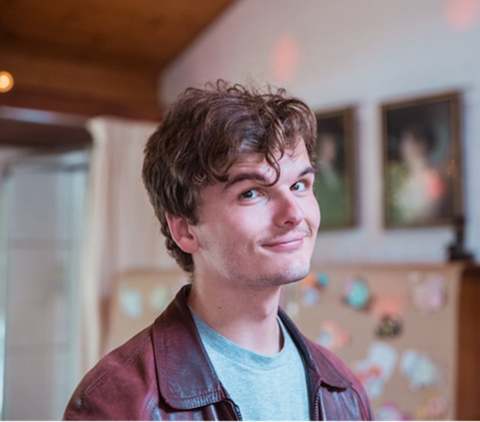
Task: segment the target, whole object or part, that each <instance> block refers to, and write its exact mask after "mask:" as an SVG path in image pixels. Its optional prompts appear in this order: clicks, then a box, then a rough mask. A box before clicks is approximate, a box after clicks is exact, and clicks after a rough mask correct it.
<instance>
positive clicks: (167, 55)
mask: <svg viewBox="0 0 480 422" xmlns="http://www.w3.org/2000/svg"><path fill="white" fill-rule="evenodd" d="M233 1H234V0H203V1H198V0H38V1H37V0H0V71H1V70H7V71H9V72H10V73H12V74H13V76H14V78H15V85H14V88H13V89H12V90H11V91H10V92H8V93H6V94H0V104H3V105H10V106H17V107H29V108H38V109H47V110H56V111H68V112H72V113H79V114H86V115H97V114H113V115H121V116H129V117H136V118H157V117H159V116H160V111H159V107H158V102H157V99H158V87H157V81H158V76H159V74H160V72H161V71H162V69H163V68H164V67H165V66H166V65H167V64H168V63H169V62H170V61H171V60H172V59H174V58H175V57H176V56H177V55H178V54H180V53H181V52H182V51H183V50H184V49H185V48H186V47H187V46H188V45H189V44H190V43H191V42H192V41H193V40H194V39H195V38H196V37H197V36H198V35H199V34H200V33H201V32H202V31H203V30H204V29H205V28H206V26H208V25H209V24H211V22H212V21H213V20H214V19H215V18H217V17H218V16H219V14H220V13H221V12H222V11H224V10H225V8H226V7H227V6H229V5H230V4H231V3H233Z"/></svg>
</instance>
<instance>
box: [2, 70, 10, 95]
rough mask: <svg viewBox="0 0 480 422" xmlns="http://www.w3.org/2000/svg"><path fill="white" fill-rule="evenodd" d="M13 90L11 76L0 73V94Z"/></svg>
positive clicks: (4, 72) (6, 73) (3, 72)
mask: <svg viewBox="0 0 480 422" xmlns="http://www.w3.org/2000/svg"><path fill="white" fill-rule="evenodd" d="M12 88H13V76H12V75H11V73H9V72H6V71H1V72H0V92H2V93H3V92H8V91H10V90H11V89H12Z"/></svg>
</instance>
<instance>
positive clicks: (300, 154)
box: [227, 140, 310, 179]
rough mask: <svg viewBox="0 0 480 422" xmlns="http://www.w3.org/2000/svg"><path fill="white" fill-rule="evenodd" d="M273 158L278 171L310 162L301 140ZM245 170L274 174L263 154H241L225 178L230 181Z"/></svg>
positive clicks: (275, 154) (278, 152)
mask: <svg viewBox="0 0 480 422" xmlns="http://www.w3.org/2000/svg"><path fill="white" fill-rule="evenodd" d="M273 158H274V159H275V161H276V163H277V164H278V165H279V167H280V169H281V168H283V167H285V166H290V165H292V164H294V163H296V162H299V163H302V165H303V163H304V162H310V157H309V155H308V152H307V148H306V146H305V143H304V142H303V141H302V140H301V141H300V142H298V143H297V144H296V145H295V146H294V147H292V148H287V149H285V151H284V153H283V155H282V154H281V153H280V151H276V152H275V153H274V155H273ZM245 169H250V170H254V169H257V170H258V171H259V172H261V173H262V174H264V173H269V172H273V173H274V172H275V170H274V169H273V167H272V166H271V165H270V164H269V163H268V162H267V160H266V158H265V155H264V154H256V153H243V154H241V155H240V157H239V158H238V159H237V160H236V161H235V162H234V163H233V165H232V166H231V167H230V169H229V170H228V172H227V178H228V179H230V178H231V177H232V176H233V175H235V174H236V173H238V172H241V171H243V170H245Z"/></svg>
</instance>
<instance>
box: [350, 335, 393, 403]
mask: <svg viewBox="0 0 480 422" xmlns="http://www.w3.org/2000/svg"><path fill="white" fill-rule="evenodd" d="M397 358H398V353H397V351H396V350H395V349H394V348H393V347H391V346H389V345H388V344H385V343H381V342H375V343H373V344H372V345H371V346H370V348H369V350H368V355H367V358H366V359H365V360H363V361H361V362H357V363H356V364H354V367H353V371H354V372H355V374H356V376H357V378H358V379H359V380H360V382H361V383H362V384H363V386H364V387H365V391H366V392H367V394H368V396H369V397H370V398H372V399H373V398H375V397H379V396H381V394H382V392H383V389H384V387H385V384H386V383H387V381H388V380H389V379H390V377H391V375H392V372H393V370H394V369H395V365H396V363H397Z"/></svg>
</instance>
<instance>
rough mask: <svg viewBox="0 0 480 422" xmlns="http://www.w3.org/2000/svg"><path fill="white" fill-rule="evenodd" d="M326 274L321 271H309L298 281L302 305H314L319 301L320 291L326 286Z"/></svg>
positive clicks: (327, 280) (327, 281)
mask: <svg viewBox="0 0 480 422" xmlns="http://www.w3.org/2000/svg"><path fill="white" fill-rule="evenodd" d="M328 283H329V279H328V275H327V274H326V273H323V272H319V273H310V274H308V275H307V276H306V277H305V278H304V279H303V280H301V281H300V287H301V302H302V304H303V306H307V307H310V306H315V305H316V304H318V303H319V302H320V297H321V293H322V292H323V291H324V290H325V288H326V287H327V286H328Z"/></svg>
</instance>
